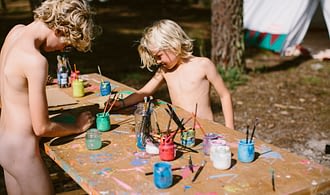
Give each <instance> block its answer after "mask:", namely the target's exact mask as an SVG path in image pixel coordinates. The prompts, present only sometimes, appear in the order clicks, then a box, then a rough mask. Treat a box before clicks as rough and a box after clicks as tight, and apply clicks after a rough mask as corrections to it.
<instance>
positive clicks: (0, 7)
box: [0, 0, 7, 11]
mask: <svg viewBox="0 0 330 195" xmlns="http://www.w3.org/2000/svg"><path fill="white" fill-rule="evenodd" d="M0 1H1V2H0V10H4V11H6V10H7V7H6V2H5V0H0Z"/></svg>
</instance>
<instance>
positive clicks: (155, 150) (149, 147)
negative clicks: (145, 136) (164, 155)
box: [146, 140, 159, 155]
mask: <svg viewBox="0 0 330 195" xmlns="http://www.w3.org/2000/svg"><path fill="white" fill-rule="evenodd" d="M146 152H147V153H148V154H152V155H158V154H159V146H158V145H156V144H154V143H152V142H151V141H149V140H147V144H146Z"/></svg>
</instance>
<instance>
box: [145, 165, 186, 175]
mask: <svg viewBox="0 0 330 195" xmlns="http://www.w3.org/2000/svg"><path fill="white" fill-rule="evenodd" d="M184 168H186V167H185V166H183V167H174V168H172V169H171V170H172V171H176V170H181V169H184ZM152 174H154V172H153V171H150V172H146V173H145V174H144V175H152Z"/></svg>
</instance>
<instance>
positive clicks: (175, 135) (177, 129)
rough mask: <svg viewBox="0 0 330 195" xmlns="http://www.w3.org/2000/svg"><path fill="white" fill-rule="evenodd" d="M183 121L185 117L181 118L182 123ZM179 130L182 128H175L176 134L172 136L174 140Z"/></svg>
mask: <svg viewBox="0 0 330 195" xmlns="http://www.w3.org/2000/svg"><path fill="white" fill-rule="evenodd" d="M182 122H183V119H181V123H182ZM179 130H180V128H179V127H178V128H177V129H176V130H175V132H174V134H173V135H172V136H171V137H172V140H173V141H174V139H175V136H176V134H177V133H178V131H179Z"/></svg>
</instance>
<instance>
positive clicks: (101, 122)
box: [96, 112, 111, 131]
mask: <svg viewBox="0 0 330 195" xmlns="http://www.w3.org/2000/svg"><path fill="white" fill-rule="evenodd" d="M96 128H97V129H98V130H99V131H109V130H110V128H111V123H110V115H109V113H107V112H106V113H103V112H100V113H97V114H96Z"/></svg>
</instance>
